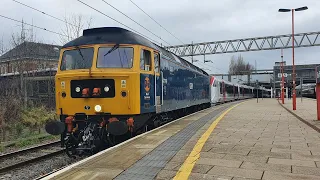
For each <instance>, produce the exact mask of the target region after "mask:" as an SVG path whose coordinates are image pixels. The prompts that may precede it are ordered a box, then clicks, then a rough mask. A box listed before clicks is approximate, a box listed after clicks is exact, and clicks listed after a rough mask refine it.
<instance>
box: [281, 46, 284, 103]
mask: <svg viewBox="0 0 320 180" xmlns="http://www.w3.org/2000/svg"><path fill="white" fill-rule="evenodd" d="M283 71H284V67H283V49H281V81H282V88H281V100H282V104H284V76H283Z"/></svg>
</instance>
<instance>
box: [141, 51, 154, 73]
mask: <svg viewBox="0 0 320 180" xmlns="http://www.w3.org/2000/svg"><path fill="white" fill-rule="evenodd" d="M140 69H141V70H145V71H150V70H151V53H150V51H148V50H145V49H141V52H140Z"/></svg>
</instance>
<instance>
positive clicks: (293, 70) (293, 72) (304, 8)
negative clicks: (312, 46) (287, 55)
mask: <svg viewBox="0 0 320 180" xmlns="http://www.w3.org/2000/svg"><path fill="white" fill-rule="evenodd" d="M307 9H308V7H307V6H304V7H300V8H296V9H279V12H290V11H291V12H292V74H293V77H292V84H293V87H292V95H293V96H292V106H293V110H296V109H297V104H296V103H297V99H296V97H297V96H296V72H295V65H294V11H304V10H307Z"/></svg>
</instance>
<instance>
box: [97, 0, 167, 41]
mask: <svg viewBox="0 0 320 180" xmlns="http://www.w3.org/2000/svg"><path fill="white" fill-rule="evenodd" d="M102 1H103V2H104V3H106V4H108V5H109V6H110V7H112V8H113V9H115V10H116V11H118V12H119V13H121V14H122V15H124V16H125V17H127V18H128V19H130V20H131V21H133V22H134V23H136V24H138V25H139V26H140V27H142V28H143V29H145V30H147V31H148V32H150V33H151V34H153V35H154V36H156V37H158V38H159V39H161V40H162V41H163V42H165V43H167V44H169V45H170V46H171V44H170V43H168V42H167V41H165V40H164V39H162V38H161V37H160V36H158V35H156V34H155V33H153V32H152V31H150V30H149V29H148V28H146V27H144V26H143V25H141V24H140V23H138V22H137V21H135V20H134V19H132V18H131V17H129V16H128V15H126V14H125V13H123V12H122V11H120V10H119V9H117V8H116V7H114V6H112V5H111V4H110V3H108V2H107V1H105V0H102Z"/></svg>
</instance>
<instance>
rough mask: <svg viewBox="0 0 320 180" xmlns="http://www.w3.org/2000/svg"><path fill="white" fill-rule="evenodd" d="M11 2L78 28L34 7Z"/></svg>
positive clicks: (15, 0)
mask: <svg viewBox="0 0 320 180" xmlns="http://www.w3.org/2000/svg"><path fill="white" fill-rule="evenodd" d="M12 1H14V2H16V3H18V4H21V5H23V6H25V7H28V8H30V9H33V10H35V11H38V12H40V13H42V14H44V15H47V16H49V17H51V18H54V19H56V20H59V21H61V22H64V23H67V24H69V25H71V26H74V27H78V26H76V25H74V24H72V23H69V22H67V21H65V20H63V19H60V18H57V17H55V16H52V15H50V14H47V13H45V12H43V11H41V10H39V9H36V8H34V7H31V6H28V5H26V4H23V3H22V2H19V1H17V0H12Z"/></svg>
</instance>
